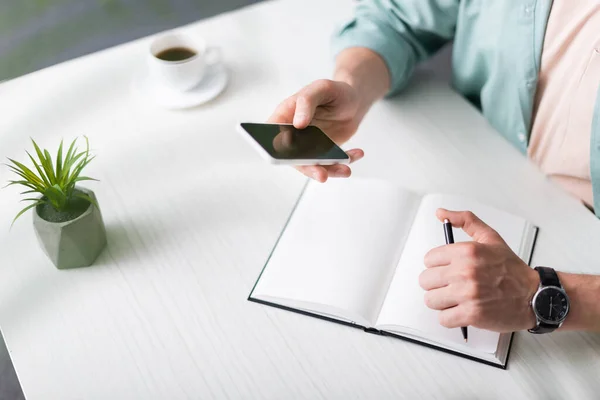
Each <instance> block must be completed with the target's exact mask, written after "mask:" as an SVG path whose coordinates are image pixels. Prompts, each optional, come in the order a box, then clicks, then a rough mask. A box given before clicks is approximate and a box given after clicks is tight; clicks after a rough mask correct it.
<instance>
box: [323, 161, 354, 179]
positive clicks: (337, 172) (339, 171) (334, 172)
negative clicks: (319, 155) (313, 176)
mask: <svg viewBox="0 0 600 400" xmlns="http://www.w3.org/2000/svg"><path fill="white" fill-rule="evenodd" d="M325 169H326V170H327V174H328V175H329V176H330V177H331V178H348V177H349V176H350V175H351V174H352V171H351V170H350V167H349V166H347V165H342V164H337V165H329V166H326V167H325Z"/></svg>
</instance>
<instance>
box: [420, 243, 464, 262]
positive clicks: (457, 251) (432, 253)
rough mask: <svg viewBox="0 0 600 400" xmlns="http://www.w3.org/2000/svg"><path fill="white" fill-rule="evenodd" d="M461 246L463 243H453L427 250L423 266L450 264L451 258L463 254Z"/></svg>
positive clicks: (453, 258) (459, 256)
mask: <svg viewBox="0 0 600 400" xmlns="http://www.w3.org/2000/svg"><path fill="white" fill-rule="evenodd" d="M462 247H464V243H453V244H446V245H443V246H439V247H436V248H434V249H431V250H429V251H428V252H427V254H425V258H424V259H423V262H424V263H425V267H427V268H435V267H443V266H445V265H450V264H451V263H452V260H455V259H457V258H461V257H462V256H463V250H461V249H462Z"/></svg>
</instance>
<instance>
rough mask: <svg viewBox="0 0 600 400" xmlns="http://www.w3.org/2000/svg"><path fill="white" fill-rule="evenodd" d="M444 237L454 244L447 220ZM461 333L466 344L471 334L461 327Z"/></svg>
mask: <svg viewBox="0 0 600 400" xmlns="http://www.w3.org/2000/svg"><path fill="white" fill-rule="evenodd" d="M444 235H445V236H446V244H452V243H454V235H453V234H452V224H451V223H450V221H448V220H447V219H445V220H444ZM460 331H461V332H462V335H463V338H464V339H465V343H466V342H467V339H468V338H469V332H468V331H467V327H466V326H461V327H460Z"/></svg>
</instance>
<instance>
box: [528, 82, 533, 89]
mask: <svg viewBox="0 0 600 400" xmlns="http://www.w3.org/2000/svg"><path fill="white" fill-rule="evenodd" d="M527 88H528V89H531V88H533V82H531V81H528V82H527Z"/></svg>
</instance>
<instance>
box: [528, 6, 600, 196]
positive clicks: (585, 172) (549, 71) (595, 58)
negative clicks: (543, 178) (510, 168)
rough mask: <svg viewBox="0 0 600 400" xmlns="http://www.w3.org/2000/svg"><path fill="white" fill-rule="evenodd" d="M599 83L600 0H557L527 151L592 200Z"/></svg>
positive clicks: (556, 177)
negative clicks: (592, 153) (593, 135)
mask: <svg viewBox="0 0 600 400" xmlns="http://www.w3.org/2000/svg"><path fill="white" fill-rule="evenodd" d="M599 85H600V1H598V0H554V2H553V5H552V10H551V12H550V19H549V21H548V26H547V28H546V37H545V39H544V47H543V52H542V62H541V68H540V75H539V82H538V87H537V92H536V96H535V103H534V114H533V116H534V119H533V126H532V131H531V139H530V142H529V150H528V153H529V157H530V158H531V159H532V160H533V161H534V162H535V163H536V164H537V165H538V166H539V167H540V168H541V170H542V171H543V172H544V173H546V174H547V175H549V176H550V177H551V178H552V179H554V180H555V181H556V182H557V183H559V184H560V185H562V186H563V187H564V188H565V190H567V191H568V192H570V193H571V194H573V195H574V196H576V197H577V198H579V199H581V200H582V201H583V202H584V203H586V204H587V205H588V206H591V205H592V204H593V194H592V184H591V181H590V179H591V175H590V137H591V131H592V118H593V114H594V104H595V102H596V95H597V93H598V86H599Z"/></svg>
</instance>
